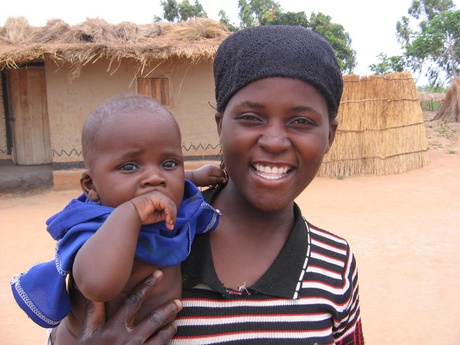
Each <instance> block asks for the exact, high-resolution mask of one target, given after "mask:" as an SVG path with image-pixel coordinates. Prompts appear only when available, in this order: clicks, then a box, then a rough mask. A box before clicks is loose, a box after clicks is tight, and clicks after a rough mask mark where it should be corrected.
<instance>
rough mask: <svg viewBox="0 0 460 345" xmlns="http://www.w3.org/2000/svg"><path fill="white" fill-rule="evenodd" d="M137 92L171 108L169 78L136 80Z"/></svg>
mask: <svg viewBox="0 0 460 345" xmlns="http://www.w3.org/2000/svg"><path fill="white" fill-rule="evenodd" d="M137 92H139V93H140V94H142V95H146V96H150V97H152V98H153V99H155V100H156V101H157V102H159V103H161V104H163V105H164V106H167V107H170V106H171V97H170V95H169V78H166V77H159V78H137Z"/></svg>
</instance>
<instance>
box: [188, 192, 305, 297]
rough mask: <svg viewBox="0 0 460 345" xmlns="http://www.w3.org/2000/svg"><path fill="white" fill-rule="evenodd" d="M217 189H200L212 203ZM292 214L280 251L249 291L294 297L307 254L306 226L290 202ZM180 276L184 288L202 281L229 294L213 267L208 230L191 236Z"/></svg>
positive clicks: (296, 207)
mask: <svg viewBox="0 0 460 345" xmlns="http://www.w3.org/2000/svg"><path fill="white" fill-rule="evenodd" d="M219 191H220V190H218V189H212V190H207V191H205V192H203V196H204V199H205V200H206V201H207V202H208V203H210V204H212V201H213V200H214V198H215V196H216V195H217V194H218V193H219ZM294 217H295V222H294V226H293V228H292V230H291V233H290V235H289V237H288V239H287V241H286V243H285V244H284V246H283V248H282V249H281V252H280V253H279V255H278V257H277V258H276V259H275V261H274V262H273V264H272V265H271V266H270V268H269V269H268V270H267V271H266V272H265V274H264V275H263V276H262V277H261V278H260V279H259V280H258V281H257V282H256V283H255V284H254V285H253V286H251V287H248V288H249V289H250V291H251V292H252V291H255V292H258V293H261V294H264V295H269V296H274V297H281V298H295V296H296V288H298V286H297V285H298V282H299V278H300V276H301V273H302V270H303V265H304V262H305V257H306V255H307V248H308V241H307V231H308V230H307V226H306V223H305V220H304V219H303V217H302V214H301V212H300V209H299V207H298V206H297V205H296V204H294ZM182 276H183V287H184V288H192V287H194V286H196V285H198V284H200V283H204V284H206V285H208V286H209V287H210V288H211V289H212V290H214V291H216V292H219V293H220V294H222V295H223V296H229V293H228V291H227V290H226V289H225V287H224V286H223V285H222V283H221V282H220V280H219V278H218V277H217V275H216V271H215V269H214V264H213V261H212V254H211V246H210V242H209V234H204V235H197V236H196V237H195V240H194V242H193V245H192V251H191V254H190V255H189V257H188V258H187V260H186V261H185V262H183V263H182Z"/></svg>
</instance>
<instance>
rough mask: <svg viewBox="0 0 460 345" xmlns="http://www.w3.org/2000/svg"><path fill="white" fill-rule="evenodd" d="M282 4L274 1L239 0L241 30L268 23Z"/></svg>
mask: <svg viewBox="0 0 460 345" xmlns="http://www.w3.org/2000/svg"><path fill="white" fill-rule="evenodd" d="M279 8H280V4H279V3H277V2H275V1H273V0H238V10H239V12H238V16H239V18H240V28H248V27H253V26H259V25H263V24H262V23H267V20H270V17H271V16H272V15H273V13H275V12H276V11H278V10H279Z"/></svg>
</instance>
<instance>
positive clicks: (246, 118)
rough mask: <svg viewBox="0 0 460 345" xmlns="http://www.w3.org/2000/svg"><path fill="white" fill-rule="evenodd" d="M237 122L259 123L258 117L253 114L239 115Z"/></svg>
mask: <svg viewBox="0 0 460 345" xmlns="http://www.w3.org/2000/svg"><path fill="white" fill-rule="evenodd" d="M237 119H238V120H239V121H247V122H254V121H255V122H256V121H260V119H259V117H258V116H257V115H255V114H241V115H239V116H238V117H237Z"/></svg>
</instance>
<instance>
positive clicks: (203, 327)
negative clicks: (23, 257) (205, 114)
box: [57, 26, 364, 345]
mask: <svg viewBox="0 0 460 345" xmlns="http://www.w3.org/2000/svg"><path fill="white" fill-rule="evenodd" d="M299 66H302V68H299ZM306 66H307V68H305V67H306ZM214 80H215V84H216V101H217V113H216V115H215V120H216V123H217V131H218V133H219V137H220V140H221V144H222V151H223V165H224V166H225V168H226V169H227V170H228V183H227V184H226V185H219V186H218V187H217V188H211V189H208V190H206V191H204V192H203V196H204V199H205V200H206V201H207V202H208V203H210V204H211V205H213V206H214V207H217V208H218V209H219V210H221V212H222V217H221V219H220V222H219V225H218V227H217V229H216V230H215V231H213V232H212V233H210V234H203V235H200V236H197V237H196V241H195V243H194V244H193V245H192V251H191V254H190V256H189V257H188V258H187V259H186V261H185V262H184V263H183V266H182V273H183V289H182V310H181V311H180V312H179V313H178V314H177V319H176V321H175V323H172V324H168V320H170V318H171V317H174V316H175V315H176V313H177V306H178V305H177V304H174V303H170V304H168V305H167V306H169V307H167V309H166V310H165V309H164V308H162V309H159V310H157V311H152V315H151V316H150V318H147V319H146V320H144V321H143V322H140V323H139V324H137V325H135V327H134V329H133V330H129V331H128V332H127V330H126V324H132V323H131V322H132V318H131V317H128V318H126V317H124V315H133V314H135V313H136V310H137V308H138V306H134V307H129V305H125V307H124V308H120V310H119V313H117V315H115V316H114V318H112V319H111V320H109V322H108V323H106V324H100V323H98V322H95V323H92V324H88V327H87V328H86V329H84V330H83V331H82V333H81V334H80V336H81V337H83V338H84V339H85V341H80V342H79V343H80V344H114V342H113V339H116V340H117V342H118V343H120V344H123V343H126V342H129V341H136V340H135V339H139V343H145V342H144V341H145V339H148V342H147V343H149V344H161V343H164V342H167V341H168V340H169V339H171V337H172V335H173V333H174V332H176V327H177V333H176V335H175V336H174V337H173V338H172V339H171V344H216V343H221V344H230V343H238V344H255V343H264V344H267V343H270V344H286V343H288V342H289V344H315V343H321V344H331V345H332V344H338V345H345V344H347V345H362V344H363V343H364V340H363V334H362V329H361V316H360V307H359V291H358V273H357V266H356V261H355V257H354V255H353V252H352V251H351V249H350V247H349V245H348V243H347V241H346V240H345V239H343V238H341V237H339V236H337V235H334V234H332V233H330V232H327V231H325V230H322V229H320V228H318V227H316V226H314V225H313V224H311V223H310V222H308V221H307V220H305V219H304V218H303V216H302V213H301V211H300V209H299V207H298V206H297V204H296V203H295V201H294V200H295V199H296V198H297V197H298V196H299V194H300V193H301V192H302V191H303V190H305V188H306V187H307V186H308V185H309V184H310V182H311V181H312V180H313V178H314V177H315V175H316V173H317V171H318V169H319V167H320V165H321V161H322V159H323V157H324V154H325V153H326V152H327V151H328V150H329V148H330V146H331V145H332V142H333V140H334V134H335V131H336V126H337V125H336V121H335V117H336V115H337V109H338V105H339V103H340V98H341V94H342V87H343V82H342V77H341V73H340V70H339V67H338V64H337V61H336V59H335V56H334V52H333V50H332V48H331V46H330V45H329V44H328V42H327V41H326V40H325V39H324V38H322V37H321V36H319V35H317V34H316V33H314V32H312V31H310V30H307V29H305V28H302V27H295V26H262V27H255V28H249V29H244V30H241V31H238V32H236V33H235V34H232V35H231V36H229V37H228V38H227V39H225V40H224V41H223V43H222V44H221V45H220V47H219V49H218V51H217V54H216V57H215V60H214ZM146 284H147V285H149V286H150V285H151V281H150V280H149V281H147V283H146ZM158 287H161V283H160V284H159V285H158ZM145 290H149V289H146V288H143V289H142V288H141V290H139V289H136V290H135V291H133V293H135V294H137V300H139V294H140V295H141V296H142V295H143V294H145V292H143V291H145ZM150 290H151V289H150ZM152 318H153V319H155V325H153V324H152V323H151V322H148V320H151V319H152ZM92 319H93V320H94V314H93V317H92ZM96 319H97V317H96ZM102 319H103V315H100V316H99V320H102ZM165 324H166V326H165V327H163V325H165ZM162 327H163V328H162ZM94 329H97V330H98V331H97V332H94ZM133 334H135V336H136V338H133ZM145 334H147V335H145ZM140 335H143V336H141V337H140ZM57 344H58V345H59V344H60V341H59V339H58V340H57Z"/></svg>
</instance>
